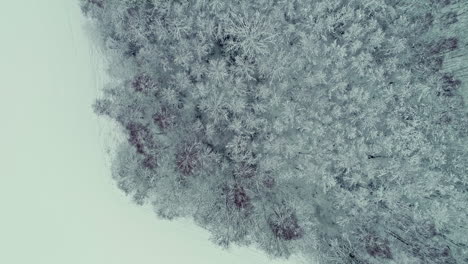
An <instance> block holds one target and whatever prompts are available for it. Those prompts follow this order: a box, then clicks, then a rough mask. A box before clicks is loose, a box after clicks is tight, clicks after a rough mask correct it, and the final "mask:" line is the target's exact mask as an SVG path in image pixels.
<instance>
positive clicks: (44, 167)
mask: <svg viewBox="0 0 468 264" xmlns="http://www.w3.org/2000/svg"><path fill="white" fill-rule="evenodd" d="M75 2H76V1H73V0H47V1H35V0H26V1H3V2H2V3H1V4H0V22H1V23H0V52H1V53H2V59H1V62H0V74H1V75H0V76H1V85H0V90H1V95H0V122H1V123H0V124H1V125H0V188H1V191H0V195H1V197H0V263H5V264H10V263H11V264H16V263H19V264H23V263H24V264H29V263H34V264H42V263H44V264H55V263H60V264H63V263H66V264H74V263H84V264H94V263H98V264H105V263H112V264H120V263H122V264H125V263H129V264H133V263H158V264H170V263H174V264H175V263H177V264H183V263H190V264H197V263H204V264H210V263H223V264H230V263H233V264H234V263H242V264H249V263H254V264H261V263H280V262H276V261H270V260H269V259H268V258H267V257H266V256H265V255H264V254H263V253H260V252H259V251H257V250H254V249H246V248H243V249H238V248H233V249H230V250H228V251H225V250H222V249H220V248H218V247H216V246H214V245H212V244H211V242H209V241H208V238H209V234H208V233H207V232H206V231H204V230H201V229H200V228H198V227H196V226H194V225H192V224H191V223H190V221H188V220H183V221H182V220H180V221H175V222H168V221H161V220H158V219H157V218H156V216H155V215H154V214H153V212H152V211H151V208H148V207H138V206H136V205H134V204H132V203H131V202H130V199H127V197H125V196H124V195H123V194H122V193H121V192H120V191H119V190H118V189H117V188H116V187H115V186H114V183H113V181H112V180H111V176H110V169H109V161H108V158H107V156H106V155H107V154H106V151H107V147H108V146H111V145H112V141H113V140H114V138H112V137H110V136H111V135H115V134H114V133H110V130H111V128H109V124H107V123H106V121H105V120H100V119H98V118H97V117H96V116H95V115H94V114H93V113H92V111H91V104H92V102H93V100H94V99H95V97H96V96H97V94H98V91H99V89H100V88H101V87H102V85H103V83H104V82H105V73H104V70H103V69H104V64H103V59H102V58H101V57H100V55H99V52H97V50H96V49H95V48H93V47H92V44H91V42H90V41H89V38H88V36H87V35H86V31H85V30H84V27H83V23H84V18H82V16H81V14H80V10H79V8H78V6H77V4H76V3H75ZM294 261H295V260H290V261H289V262H287V261H285V262H284V263H293V262H294Z"/></svg>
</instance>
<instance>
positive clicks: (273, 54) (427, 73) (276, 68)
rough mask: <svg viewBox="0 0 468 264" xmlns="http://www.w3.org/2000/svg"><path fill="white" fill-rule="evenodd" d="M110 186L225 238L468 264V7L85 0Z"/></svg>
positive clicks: (363, 0) (367, 0) (298, 0)
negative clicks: (120, 135)
mask: <svg viewBox="0 0 468 264" xmlns="http://www.w3.org/2000/svg"><path fill="white" fill-rule="evenodd" d="M80 1H81V7H82V11H83V12H84V13H85V14H86V15H87V17H88V18H89V20H90V21H92V23H93V26H94V30H95V32H96V33H97V34H95V35H94V36H95V38H96V39H95V41H96V42H97V43H99V45H101V46H102V47H103V49H104V50H105V52H106V56H107V57H108V59H109V60H110V61H111V62H112V63H111V64H110V65H109V74H110V76H111V77H112V81H111V82H109V83H108V84H107V86H106V89H105V90H104V92H103V94H102V96H101V97H100V98H99V99H97V100H96V102H95V103H94V105H93V107H94V110H95V112H96V113H97V114H99V115H102V116H103V117H105V118H110V119H111V120H113V121H115V122H116V123H117V124H119V125H120V128H121V129H122V131H124V132H125V133H126V135H127V137H128V140H127V141H126V142H124V143H122V144H121V145H119V146H118V152H117V153H116V154H115V156H114V157H113V158H114V161H113V168H112V170H113V171H112V173H113V178H114V179H115V181H116V182H117V184H118V186H119V188H121V189H122V190H123V191H124V192H125V193H127V194H128V195H129V196H131V197H132V198H133V199H134V201H135V202H136V203H137V204H143V203H150V204H152V205H153V206H154V208H155V211H156V212H157V214H158V216H159V217H162V218H167V219H173V218H177V217H191V218H193V219H194V220H195V222H196V223H197V224H199V225H200V226H201V227H203V228H205V229H207V230H209V231H210V232H211V234H212V240H213V242H214V243H217V244H219V245H221V246H226V247H227V246H229V245H230V244H232V243H234V244H238V245H245V246H247V245H252V246H256V247H258V248H261V249H262V250H264V251H266V252H267V253H268V254H270V255H273V256H277V257H288V256H289V255H291V254H296V253H297V254H303V255H305V256H307V257H308V258H310V260H311V261H315V262H317V263H327V264H328V263H369V264H370V263H395V264H396V263H408V264H409V263H415V264H416V263H427V264H436V263H437V264H442V263H450V264H452V263H453V264H455V263H468V141H467V139H468V110H467V102H466V100H467V99H466V97H464V96H463V91H466V89H468V87H467V86H468V85H467V82H468V63H467V59H468V56H467V51H468V48H467V41H468V2H467V1H466V0H440V1H437V0H420V1H413V0H323V1H318V0H316V1H309V0H257V1H248V0H245V1H241V0H236V1H223V0H212V1H207V0H173V1H171V0H141V1H138V0H80Z"/></svg>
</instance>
